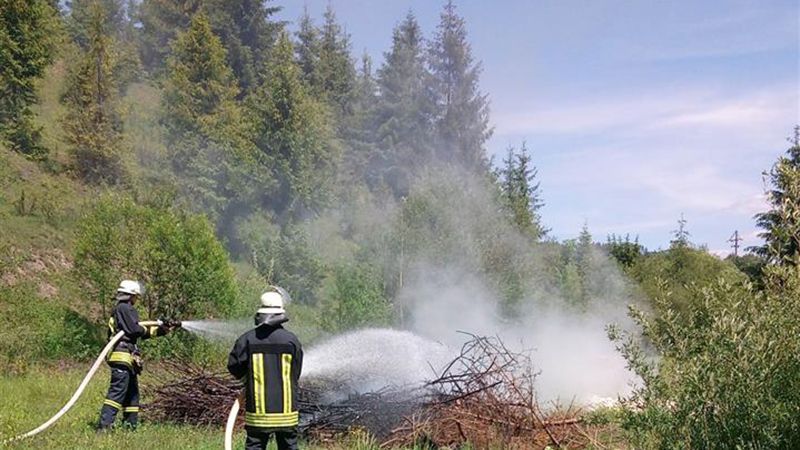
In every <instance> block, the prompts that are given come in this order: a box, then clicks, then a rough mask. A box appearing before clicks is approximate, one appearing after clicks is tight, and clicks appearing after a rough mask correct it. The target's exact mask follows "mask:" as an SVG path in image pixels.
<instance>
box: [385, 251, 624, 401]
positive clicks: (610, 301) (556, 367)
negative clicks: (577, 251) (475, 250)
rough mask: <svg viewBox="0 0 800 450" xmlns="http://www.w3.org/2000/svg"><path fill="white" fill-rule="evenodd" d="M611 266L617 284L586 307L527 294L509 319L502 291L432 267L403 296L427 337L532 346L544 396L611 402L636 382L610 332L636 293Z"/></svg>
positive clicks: (526, 348) (420, 270)
mask: <svg viewBox="0 0 800 450" xmlns="http://www.w3.org/2000/svg"><path fill="white" fill-rule="evenodd" d="M598 253H599V252H598ZM597 257H602V256H601V255H597ZM605 264H607V265H608V267H606V268H605V269H606V271H607V272H608V273H607V274H606V275H607V276H609V277H616V279H614V280H609V281H613V282H612V283H607V284H608V285H609V286H614V287H616V288H618V289H619V290H618V291H616V292H606V293H604V295H602V296H598V297H595V298H592V299H591V300H590V302H589V307H588V308H587V309H586V310H583V311H576V310H575V309H571V308H568V307H566V306H565V304H564V303H563V300H561V299H553V298H528V299H525V301H524V302H522V304H521V306H520V307H519V308H518V309H519V315H518V316H517V317H515V318H513V319H503V318H502V317H501V315H500V313H499V311H498V305H499V304H500V302H499V301H498V299H497V298H496V295H494V294H493V293H492V292H491V290H490V289H488V288H487V287H486V286H484V285H483V284H481V283H480V281H479V280H478V279H477V278H475V277H471V276H468V275H466V274H464V273H459V271H458V270H454V269H453V268H446V269H438V268H434V267H430V266H429V265H424V266H422V267H418V268H417V275H416V276H412V277H409V278H410V281H409V283H408V284H407V285H406V286H404V287H403V290H402V292H401V297H402V298H403V299H404V301H405V302H406V304H407V305H408V306H409V307H410V310H411V311H412V318H411V321H410V323H409V328H410V329H411V330H412V331H414V332H415V333H417V334H419V335H421V336H424V337H427V338H430V339H433V340H437V341H440V342H443V343H445V344H447V345H448V346H450V347H451V348H457V347H458V346H460V345H461V343H463V341H464V338H465V336H464V335H463V334H461V333H458V332H457V331H463V332H468V333H472V334H476V335H483V336H498V337H500V338H501V339H502V340H503V341H504V343H505V344H506V345H508V346H509V348H511V349H513V350H517V351H529V352H530V355H531V358H532V361H533V364H534V370H535V371H536V372H538V376H537V378H536V388H537V395H538V396H539V401H540V402H543V403H548V402H556V401H558V402H561V403H571V402H572V401H576V402H577V403H579V404H594V403H598V402H600V403H605V402H608V401H609V400H613V399H616V398H617V397H618V396H619V395H620V394H627V393H628V392H629V391H630V386H631V383H632V382H634V381H635V380H634V377H633V375H632V374H631V373H630V372H629V371H628V370H627V368H626V363H625V361H624V359H623V358H622V357H621V356H620V355H619V353H618V352H617V351H616V350H615V348H614V345H613V343H612V342H611V341H609V339H608V337H607V334H606V326H607V325H609V324H610V323H617V324H622V325H627V324H628V321H627V318H626V316H625V305H626V303H627V302H629V301H632V299H631V298H630V295H631V294H630V293H629V292H628V291H627V290H626V289H624V286H625V283H624V280H623V278H622V275H621V274H619V273H618V271H617V270H616V267H615V266H614V263H613V262H612V261H610V260H608V259H605ZM545 295H546V294H545ZM558 305H560V306H558Z"/></svg>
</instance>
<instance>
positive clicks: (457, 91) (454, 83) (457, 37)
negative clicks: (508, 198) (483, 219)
mask: <svg viewBox="0 0 800 450" xmlns="http://www.w3.org/2000/svg"><path fill="white" fill-rule="evenodd" d="M428 61H429V64H430V70H431V74H432V77H431V78H430V79H431V91H432V95H433V96H434V99H435V101H436V106H437V116H436V132H437V137H438V138H439V139H440V144H439V145H438V146H437V149H438V150H437V156H438V157H439V158H440V159H442V160H444V161H449V162H452V163H457V164H459V165H461V166H463V167H466V168H468V169H470V170H474V171H478V172H482V171H484V170H485V169H487V168H488V162H487V160H486V152H485V148H484V145H485V143H486V141H487V140H488V139H489V137H490V136H491V134H492V130H491V128H489V102H488V99H487V96H486V95H485V94H483V93H481V92H480V89H479V77H480V73H481V65H480V63H476V62H475V61H474V59H473V56H472V49H471V46H470V44H469V42H468V41H467V30H466V24H465V22H464V19H463V18H461V17H460V16H458V14H457V13H456V8H455V5H454V4H453V2H452V0H449V1H448V2H447V4H446V5H445V7H444V11H443V12H442V14H441V21H440V23H439V26H438V28H437V31H436V34H435V36H434V38H433V41H432V42H431V44H430V47H429V51H428Z"/></svg>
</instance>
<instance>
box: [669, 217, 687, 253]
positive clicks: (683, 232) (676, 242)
mask: <svg viewBox="0 0 800 450" xmlns="http://www.w3.org/2000/svg"><path fill="white" fill-rule="evenodd" d="M686 223H687V220H686V219H685V218H684V217H683V214H681V218H680V219H678V229H677V230H672V234H673V236H674V238H673V239H672V240H671V241H670V242H669V244H670V248H673V249H684V248H689V247H690V246H691V245H692V244H691V242H689V237H690V236H691V234H690V233H689V230H687V229H686Z"/></svg>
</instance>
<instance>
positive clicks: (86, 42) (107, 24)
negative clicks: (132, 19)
mask: <svg viewBox="0 0 800 450" xmlns="http://www.w3.org/2000/svg"><path fill="white" fill-rule="evenodd" d="M64 4H65V6H66V9H67V10H68V11H69V16H68V17H67V20H66V28H67V31H68V32H69V34H70V36H71V37H72V40H73V41H74V42H75V43H76V44H78V45H79V46H80V47H81V48H82V49H84V50H85V49H87V48H88V47H89V46H90V45H91V40H92V39H91V37H90V33H91V30H90V29H89V27H90V24H91V23H92V21H93V20H94V18H93V10H94V9H95V8H96V7H97V6H99V7H100V8H101V9H102V11H103V29H105V30H108V31H109V32H110V33H114V34H118V33H122V31H123V30H124V29H125V28H126V27H127V19H126V6H125V4H124V2H123V0H68V1H66V2H64ZM115 37H119V36H115Z"/></svg>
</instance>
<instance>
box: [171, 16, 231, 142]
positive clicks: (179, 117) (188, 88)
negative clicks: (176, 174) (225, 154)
mask: <svg viewBox="0 0 800 450" xmlns="http://www.w3.org/2000/svg"><path fill="white" fill-rule="evenodd" d="M167 65H168V73H167V80H166V83H165V87H164V101H163V105H164V112H165V114H164V122H165V124H166V125H167V129H168V131H169V132H170V134H171V135H173V136H179V135H180V134H182V133H186V132H199V133H202V134H205V135H208V136H217V135H219V133H220V132H221V130H222V129H224V128H225V127H226V126H227V125H230V124H231V121H234V120H236V119H238V118H237V117H233V116H235V115H236V114H235V112H236V107H235V106H236V103H235V98H236V96H237V95H238V93H239V89H238V86H237V84H236V81H235V79H234V76H233V72H232V71H231V69H230V67H228V66H227V64H226V59H225V48H224V47H223V46H222V42H221V41H220V39H219V37H217V36H216V35H215V34H214V33H213V31H212V30H211V24H210V22H209V19H208V16H206V15H205V14H203V13H198V14H196V15H195V16H194V17H193V18H192V21H191V23H190V25H189V28H188V29H187V30H186V31H185V32H181V33H179V34H178V36H177V38H176V39H175V41H174V44H173V46H172V55H171V57H170V59H169V61H168V64H167Z"/></svg>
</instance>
